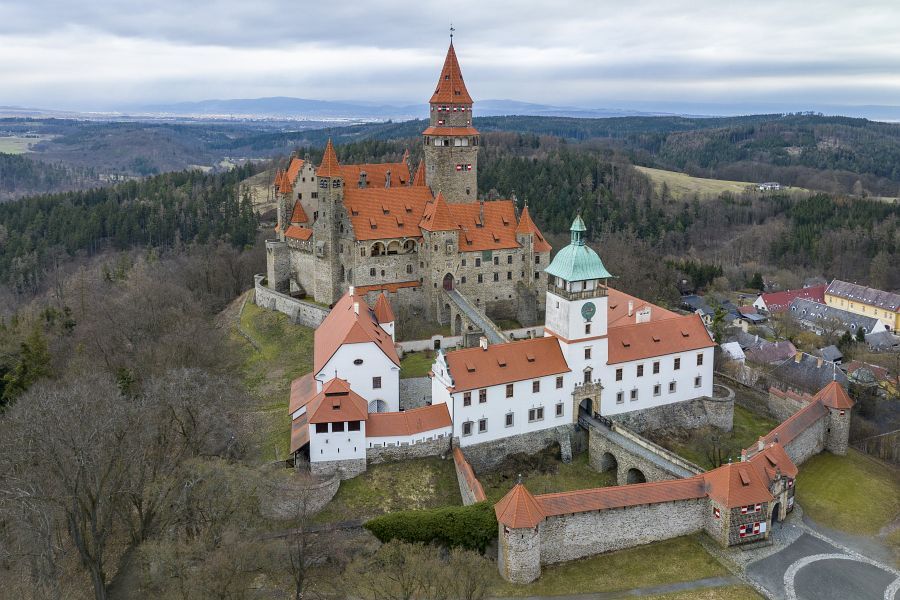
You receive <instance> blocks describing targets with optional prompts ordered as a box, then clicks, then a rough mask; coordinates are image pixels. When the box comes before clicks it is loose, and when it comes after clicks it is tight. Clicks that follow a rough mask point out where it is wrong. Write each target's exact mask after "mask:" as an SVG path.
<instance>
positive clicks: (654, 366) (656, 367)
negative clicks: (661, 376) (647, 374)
mask: <svg viewBox="0 0 900 600" xmlns="http://www.w3.org/2000/svg"><path fill="white" fill-rule="evenodd" d="M657 373H659V361H658V360H657V361H655V362H654V363H653V374H654V375H656V374H657Z"/></svg>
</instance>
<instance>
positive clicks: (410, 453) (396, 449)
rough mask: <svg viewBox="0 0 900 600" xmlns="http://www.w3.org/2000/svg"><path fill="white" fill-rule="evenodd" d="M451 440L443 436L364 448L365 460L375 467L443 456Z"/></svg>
mask: <svg viewBox="0 0 900 600" xmlns="http://www.w3.org/2000/svg"><path fill="white" fill-rule="evenodd" d="M451 439H452V437H451V436H450V435H445V436H444V437H442V438H436V439H433V440H427V441H424V442H418V443H416V444H401V445H400V446H378V447H376V448H366V460H367V461H368V462H369V464H373V465H377V464H379V463H383V462H392V461H398V460H409V459H411V458H425V457H427V456H443V455H445V454H447V453H448V452H450V440H451Z"/></svg>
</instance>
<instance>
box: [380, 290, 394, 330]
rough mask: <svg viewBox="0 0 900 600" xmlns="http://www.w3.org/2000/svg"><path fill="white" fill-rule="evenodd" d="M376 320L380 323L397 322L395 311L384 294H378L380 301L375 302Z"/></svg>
mask: <svg viewBox="0 0 900 600" xmlns="http://www.w3.org/2000/svg"><path fill="white" fill-rule="evenodd" d="M375 318H376V319H378V322H379V323H391V322H392V321H395V320H396V319H395V318H394V310H393V309H392V308H391V302H390V301H389V300H388V299H387V296H385V295H384V292H381V293H380V294H378V299H377V300H375Z"/></svg>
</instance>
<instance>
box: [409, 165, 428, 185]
mask: <svg viewBox="0 0 900 600" xmlns="http://www.w3.org/2000/svg"><path fill="white" fill-rule="evenodd" d="M412 184H413V185H414V186H423V185H426V184H425V161H424V160H422V159H419V166H418V167H416V174H415V175H414V176H413V181H412Z"/></svg>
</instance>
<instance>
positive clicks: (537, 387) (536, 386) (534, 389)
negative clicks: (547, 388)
mask: <svg viewBox="0 0 900 600" xmlns="http://www.w3.org/2000/svg"><path fill="white" fill-rule="evenodd" d="M540 391H541V380H540V379H537V380H535V381H532V382H531V393H532V394H537V393H538V392H540Z"/></svg>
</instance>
